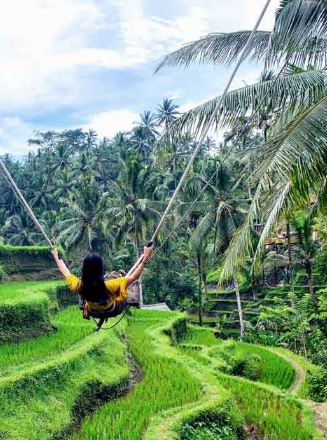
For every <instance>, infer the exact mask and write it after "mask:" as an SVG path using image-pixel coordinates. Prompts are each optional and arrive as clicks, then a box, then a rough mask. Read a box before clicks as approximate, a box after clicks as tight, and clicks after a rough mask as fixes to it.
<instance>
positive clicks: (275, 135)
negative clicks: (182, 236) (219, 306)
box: [158, 0, 327, 279]
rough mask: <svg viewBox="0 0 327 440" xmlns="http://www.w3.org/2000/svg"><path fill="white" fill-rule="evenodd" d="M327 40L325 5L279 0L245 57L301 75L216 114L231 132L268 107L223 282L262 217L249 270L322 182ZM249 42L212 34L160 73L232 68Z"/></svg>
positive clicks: (238, 96)
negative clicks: (245, 209)
mask: <svg viewBox="0 0 327 440" xmlns="http://www.w3.org/2000/svg"><path fill="white" fill-rule="evenodd" d="M326 34H327V5H326V3H325V2H324V1H319V0H284V1H282V2H281V5H280V8H279V10H278V11H277V14H276V20H275V25H274V28H273V30H272V31H271V32H263V31H259V32H257V33H256V34H255V38H254V39H253V42H252V46H251V47H250V49H249V50H248V53H247V55H248V56H250V57H252V58H253V59H254V60H256V61H258V60H260V61H261V62H264V63H265V66H266V70H267V69H268V68H269V69H276V66H277V65H282V66H284V67H286V66H287V65H290V64H291V65H294V66H297V67H300V68H301V70H296V69H293V70H292V71H290V69H286V68H284V69H283V71H282V73H281V74H278V75H277V76H276V77H275V78H272V77H271V78H270V79H268V80H265V81H263V82H259V83H258V84H255V85H252V86H247V87H244V88H242V89H239V90H235V91H232V92H230V93H229V94H228V95H227V97H226V99H225V101H224V102H223V104H222V107H221V109H220V111H219V112H218V115H217V118H216V125H217V126H220V127H227V126H231V127H233V126H234V124H235V121H237V120H238V118H240V117H245V116H246V115H248V114H249V113H250V114H252V113H255V114H257V116H256V118H255V119H254V121H255V120H256V121H257V126H258V127H260V125H262V109H265V108H267V107H268V108H269V111H270V112H271V116H272V120H271V121H270V124H269V125H271V128H270V130H269V131H268V132H267V131H266V133H265V134H266V137H267V142H266V143H263V144H262V145H261V146H260V147H259V148H258V150H257V154H256V170H255V173H254V175H253V178H252V184H253V186H255V187H256V191H255V194H254V196H253V202H252V205H251V207H250V210H249V214H248V217H247V218H246V221H245V222H244V225H243V226H242V228H241V229H240V230H239V231H237V233H236V234H235V236H234V238H233V240H232V243H231V246H230V249H229V251H228V253H227V254H226V259H225V264H224V270H223V272H222V278H225V279H226V278H229V277H232V276H233V270H234V268H235V266H236V267H240V266H243V265H244V264H245V262H246V259H247V258H248V255H249V254H251V253H252V243H251V235H252V232H251V231H252V228H253V222H254V220H255V219H257V218H263V219H264V221H265V225H266V226H265V228H264V230H263V233H262V235H261V238H260V240H259V244H258V247H257V249H256V251H255V253H254V259H253V261H254V269H256V268H257V267H258V265H259V262H260V261H261V256H262V252H263V250H264V245H265V241H266V239H267V237H268V236H269V234H270V233H271V230H272V228H273V227H274V225H275V224H276V222H277V221H278V220H279V219H280V218H281V217H282V216H283V213H285V212H286V211H287V210H289V209H290V208H292V207H294V206H299V205H303V204H304V203H308V201H310V197H311V196H312V194H313V193H316V194H317V193H319V192H320V191H321V188H322V186H324V185H325V183H326V182H325V181H326V179H325V175H326V169H327V154H326V153H327V147H326V145H327V142H326V141H327V128H326V124H325V120H326V116H327V88H326V75H325V72H324V70H321V69H322V68H324V66H325V65H326V55H327V44H326V41H327V39H326V36H327V35H326ZM248 37H249V32H247V31H244V32H233V33H229V34H222V33H216V34H210V35H208V36H207V37H205V38H202V39H201V40H198V41H195V42H193V43H190V44H189V45H186V46H184V47H183V48H182V49H180V50H178V51H176V52H174V53H173V54H171V55H168V56H167V57H165V58H164V59H163V61H162V62H161V64H160V65H159V68H158V69H161V68H162V67H166V66H169V65H182V66H186V67H187V66H188V65H189V64H190V63H191V62H194V61H197V60H199V61H201V62H203V63H206V62H208V63H209V62H210V63H213V64H219V63H220V64H221V63H225V64H226V63H227V64H229V63H232V62H234V61H235V60H236V59H237V58H238V56H239V55H240V53H241V51H242V49H243V48H244V46H245V44H246V42H247V40H248ZM305 69H307V70H305ZM313 69H315V70H313ZM294 70H295V71H294ZM218 99H219V97H217V98H215V99H213V100H211V101H209V102H207V103H205V104H203V105H201V106H198V107H197V108H195V109H193V110H191V111H190V112H187V113H186V114H185V115H183V116H182V117H180V118H179V119H177V121H176V122H175V123H174V127H173V131H175V130H176V131H177V130H190V129H192V130H193V132H195V133H196V134H198V133H200V132H202V131H203V129H204V128H206V126H207V123H208V121H209V118H210V116H211V114H212V112H213V110H214V108H215V107H216V104H217V100H218ZM258 103H260V106H259V105H258ZM259 107H260V108H259ZM258 110H260V111H258Z"/></svg>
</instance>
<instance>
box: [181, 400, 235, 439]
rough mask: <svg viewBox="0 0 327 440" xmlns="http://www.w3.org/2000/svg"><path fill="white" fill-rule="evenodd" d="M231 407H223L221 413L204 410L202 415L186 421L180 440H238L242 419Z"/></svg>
mask: <svg viewBox="0 0 327 440" xmlns="http://www.w3.org/2000/svg"><path fill="white" fill-rule="evenodd" d="M231 409H232V408H229V410H228V411H226V409H225V408H221V411H220V413H219V412H218V413H217V412H214V411H206V412H205V411H204V412H203V413H202V414H201V416H200V417H196V418H194V419H193V420H192V421H191V422H189V423H184V424H183V426H182V428H181V430H180V432H179V435H180V440H238V439H239V438H240V434H241V429H240V420H239V417H237V416H236V414H235V413H233V412H232V411H231Z"/></svg>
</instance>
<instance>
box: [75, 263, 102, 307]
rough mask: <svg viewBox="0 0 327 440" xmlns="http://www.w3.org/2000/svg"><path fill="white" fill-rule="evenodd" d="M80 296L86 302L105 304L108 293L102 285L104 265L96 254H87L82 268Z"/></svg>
mask: <svg viewBox="0 0 327 440" xmlns="http://www.w3.org/2000/svg"><path fill="white" fill-rule="evenodd" d="M79 293H80V295H81V296H82V298H83V299H85V300H86V301H91V302H97V303H100V304H102V303H103V304H105V303H106V301H107V300H108V291H107V289H106V286H105V283H104V264H103V260H102V258H101V257H100V255H98V254H87V256H86V257H85V258H84V262H83V268H82V285H81V289H80V292H79Z"/></svg>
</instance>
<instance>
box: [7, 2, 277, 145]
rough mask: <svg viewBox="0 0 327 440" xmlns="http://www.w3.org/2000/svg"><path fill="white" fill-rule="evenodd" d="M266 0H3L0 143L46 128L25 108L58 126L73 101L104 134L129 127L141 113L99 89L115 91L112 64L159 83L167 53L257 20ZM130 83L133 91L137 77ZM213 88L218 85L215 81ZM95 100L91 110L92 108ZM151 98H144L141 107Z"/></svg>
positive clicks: (174, 91)
mask: <svg viewBox="0 0 327 440" xmlns="http://www.w3.org/2000/svg"><path fill="white" fill-rule="evenodd" d="M264 2H265V0H229V1H228V2H226V0H203V1H202V2H199V1H198V0H166V5H165V13H164V15H163V14H162V13H160V12H157V9H156V3H157V2H154V1H153V0H124V1H122V0H69V1H68V0H10V1H7V2H3V4H2V5H1V14H0V60H1V72H0V96H1V100H0V131H1V133H2V137H1V135H0V141H2V144H3V147H2V150H0V151H3V150H4V149H5V151H8V149H7V148H5V145H7V146H10V151H14V152H16V151H18V150H20V149H23V150H24V149H26V147H25V143H24V142H23V140H25V139H27V138H28V137H30V136H31V132H32V128H42V127H40V126H38V127H34V126H33V127H32V125H33V124H28V123H26V122H24V119H25V118H26V115H27V114H28V115H29V118H28V119H29V120H31V119H32V118H33V116H38V117H39V116H42V120H44V121H45V122H44V125H46V126H47V127H49V128H52V127H54V128H56V127H58V124H60V125H62V126H67V124H65V122H63V121H60V122H58V123H56V124H52V119H51V118H52V113H55V112H57V113H59V112H60V111H61V110H62V112H63V113H64V109H67V108H68V109H70V110H69V111H70V112H71V114H70V116H72V115H76V114H79V115H85V114H90V113H93V116H92V117H91V118H90V119H89V120H88V121H87V125H92V124H94V128H96V129H98V130H99V133H100V135H102V134H106V135H108V136H109V135H110V134H114V133H115V132H117V131H118V130H119V129H129V128H131V125H132V122H134V120H135V119H136V116H135V115H136V113H133V112H132V111H131V110H117V111H115V107H116V105H117V104H116V103H115V104H112V103H111V102H106V98H103V95H104V94H101V93H100V92H99V90H101V91H102V90H103V91H104V92H105V95H106V97H107V96H108V97H109V98H108V99H110V90H111V88H112V87H115V84H111V83H110V82H109V83H108V82H106V78H104V74H105V73H106V72H108V71H113V70H119V73H120V72H121V71H122V72H123V73H124V75H125V76H126V78H127V76H128V74H129V73H130V72H136V74H137V73H139V72H142V73H143V70H142V69H148V70H147V72H146V73H147V74H148V78H149V79H148V81H149V84H150V83H151V84H150V88H151V87H152V88H153V89H155V88H156V87H155V86H154V83H159V82H160V78H159V77H156V78H154V79H153V77H152V76H151V73H152V69H153V68H154V66H155V63H156V61H157V60H158V59H160V58H161V57H162V56H163V55H164V54H166V53H168V52H170V51H172V50H174V49H176V48H179V47H180V46H181V45H182V44H184V43H186V42H189V41H191V40H194V39H197V38H199V37H201V36H203V35H205V34H207V33H208V32H210V31H218V30H221V31H227V30H233V29H242V28H250V27H252V26H253V25H254V22H255V20H256V18H257V16H258V14H259V12H260V10H261V8H262V6H263V4H264ZM161 6H162V5H161ZM277 6H278V0H272V5H271V6H270V8H269V11H268V13H267V15H266V17H265V23H264V25H263V26H264V27H267V28H269V27H270V28H271V26H272V24H273V19H274V9H275V8H276V7H277ZM159 10H162V9H158V11H159ZM149 11H151V12H149ZM149 65H150V66H151V67H149ZM150 70H151V71H150ZM143 75H144V74H143ZM249 75H251V74H250V73H249V74H248V75H243V74H242V76H240V78H241V79H244V80H245V81H246V82H251V81H250V76H249ZM256 78H257V76H256ZM240 85H242V84H241V81H240V80H237V81H236V82H235V84H234V87H237V86H240ZM128 87H129V90H131V93H133V87H132V85H130V84H128ZM137 87H138V84H137V82H136V86H135V94H137V93H138V91H139V90H138V88H137ZM168 87H169V90H170V91H169V92H167V94H166V96H174V98H175V99H176V98H177V97H178V98H179V99H181V100H182V99H184V101H196V100H197V99H198V96H197V97H195V98H194V97H193V96H192V91H191V90H190V96H185V87H184V89H183V90H184V91H183V93H184V96H182V94H181V92H180V91H179V88H180V87H179V85H178V84H176V83H171V84H169V86H168ZM222 87H223V86H222ZM212 88H213V91H215V86H214V85H213V86H212ZM94 91H96V92H97V95H96V94H93V92H94ZM218 92H219V91H218ZM209 93H210V91H209ZM204 94H206V95H208V92H204ZM124 99H125V101H124V102H122V103H119V108H125V109H129V108H132V105H130V104H129V102H127V101H128V99H127V97H126V95H125V96H124ZM91 105H92V110H90V109H89V108H88V106H91ZM147 105H148V104H147V103H144V104H143V102H140V111H141V110H142V107H143V106H147ZM104 107H105V111H104ZM133 108H135V105H134V106H133ZM108 109H110V111H109V110H108ZM65 111H67V110H65ZM132 115H133V116H132ZM38 119H39V118H38ZM109 119H110V120H109ZM110 121H114V123H111V122H110ZM131 121H132V122H131ZM15 123H16V128H15V129H13V125H12V124H15ZM91 123H92V124H91ZM126 127H127V128H126ZM10 136H11V137H10ZM11 138H12V140H11ZM4 141H5V142H4ZM19 145H20V147H19Z"/></svg>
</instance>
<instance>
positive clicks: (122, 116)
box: [84, 109, 139, 138]
mask: <svg viewBox="0 0 327 440" xmlns="http://www.w3.org/2000/svg"><path fill="white" fill-rule="evenodd" d="M138 119H139V115H138V114H137V113H134V112H132V111H131V110H128V109H122V110H117V111H108V112H102V113H98V114H95V115H92V116H90V118H89V120H88V122H87V123H86V124H85V126H84V128H86V129H89V128H92V129H93V130H95V131H96V132H97V133H98V135H99V136H100V137H108V138H110V137H113V136H114V135H115V134H117V133H118V132H119V131H129V130H130V129H131V128H132V127H133V125H134V123H135V122H136V121H137V120H138Z"/></svg>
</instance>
